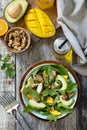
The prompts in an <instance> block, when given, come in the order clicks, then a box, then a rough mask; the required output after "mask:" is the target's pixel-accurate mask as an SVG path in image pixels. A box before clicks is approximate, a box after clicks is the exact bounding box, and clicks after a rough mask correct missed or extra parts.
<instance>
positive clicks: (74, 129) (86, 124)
mask: <svg viewBox="0 0 87 130" xmlns="http://www.w3.org/2000/svg"><path fill="white" fill-rule="evenodd" d="M9 1H10V0H1V1H0V16H2V15H3V9H4V7H5V6H6V4H7V3H8V2H9ZM21 26H22V25H21ZM60 36H63V33H62V30H61V28H59V29H58V30H57V32H56V35H55V36H54V37H52V38H48V39H39V38H37V37H35V36H34V35H32V41H31V45H30V47H29V49H28V50H27V51H25V52H23V53H21V54H19V55H16V56H15V55H13V56H12V57H13V60H14V61H15V60H16V61H15V63H16V79H14V80H12V81H11V84H10V85H8V84H6V80H10V79H9V78H7V77H6V75H5V73H4V72H3V71H0V92H3V91H6V90H9V91H11V92H12V94H13V95H14V97H15V96H16V100H17V101H18V102H19V104H20V107H19V109H20V111H21V113H22V112H23V109H24V108H23V106H22V104H21V102H20V99H19V94H18V93H19V83H20V79H21V76H22V74H23V73H24V72H25V70H26V69H27V68H28V67H29V66H30V65H32V64H33V63H35V62H37V61H40V60H50V59H52V60H58V58H56V57H55V55H54V54H53V52H52V46H51V43H52V42H53V41H54V40H55V39H56V38H58V37H60ZM7 53H8V50H7V49H6V48H5V46H4V45H3V42H2V41H1V40H0V54H2V55H5V54H7ZM78 78H79V80H80V81H81V93H80V97H81V98H80V100H79V104H78V106H77V107H76V109H75V110H74V111H73V113H72V114H70V115H69V116H68V117H66V118H64V119H61V120H58V121H56V122H47V121H43V120H40V119H38V118H35V117H34V116H32V115H30V114H24V115H23V117H24V118H25V119H26V121H27V122H28V123H29V124H30V126H31V127H32V130H86V129H87V109H86V108H87V103H86V102H87V94H86V92H87V78H86V77H84V76H79V75H78ZM15 94H16V95H15ZM14 126H15V121H14V120H13V118H12V117H11V116H10V115H7V114H6V112H5V111H4V109H3V107H2V106H1V105H0V130H14V129H15V130H21V129H20V128H19V127H18V126H17V128H15V127H14ZM26 130H27V128H26Z"/></svg>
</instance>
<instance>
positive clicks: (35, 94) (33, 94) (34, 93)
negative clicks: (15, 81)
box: [28, 87, 40, 99]
mask: <svg viewBox="0 0 87 130" xmlns="http://www.w3.org/2000/svg"><path fill="white" fill-rule="evenodd" d="M28 92H29V93H30V94H31V96H32V97H33V98H36V99H40V95H39V94H38V93H37V91H36V90H34V89H32V88H31V87H29V88H28Z"/></svg>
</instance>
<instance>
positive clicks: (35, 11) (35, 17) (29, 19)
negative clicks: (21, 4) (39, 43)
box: [24, 8, 55, 38]
mask: <svg viewBox="0 0 87 130" xmlns="http://www.w3.org/2000/svg"><path fill="white" fill-rule="evenodd" d="M24 21H25V24H26V26H27V28H28V29H29V30H30V31H31V32H32V33H33V34H34V35H36V36H38V37H41V38H48V37H52V36H54V35H55V26H54V24H53V23H52V21H51V19H50V18H49V16H48V15H47V14H46V13H45V12H44V11H42V10H41V9H39V8H32V9H30V10H28V11H27V13H26V15H25V17H24Z"/></svg>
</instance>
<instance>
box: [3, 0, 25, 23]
mask: <svg viewBox="0 0 87 130" xmlns="http://www.w3.org/2000/svg"><path fill="white" fill-rule="evenodd" d="M27 7H28V2H27V1H26V0H13V1H11V2H10V3H8V5H7V6H6V7H5V9H4V16H5V18H6V20H7V21H8V22H9V23H15V22H17V21H19V20H20V19H21V18H22V16H23V15H24V14H25V12H26V10H27Z"/></svg>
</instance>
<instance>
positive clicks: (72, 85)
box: [66, 80, 78, 92]
mask: <svg viewBox="0 0 87 130" xmlns="http://www.w3.org/2000/svg"><path fill="white" fill-rule="evenodd" d="M77 87H78V85H77V83H72V81H70V80H69V81H68V82H67V89H66V92H75V91H77Z"/></svg>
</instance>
